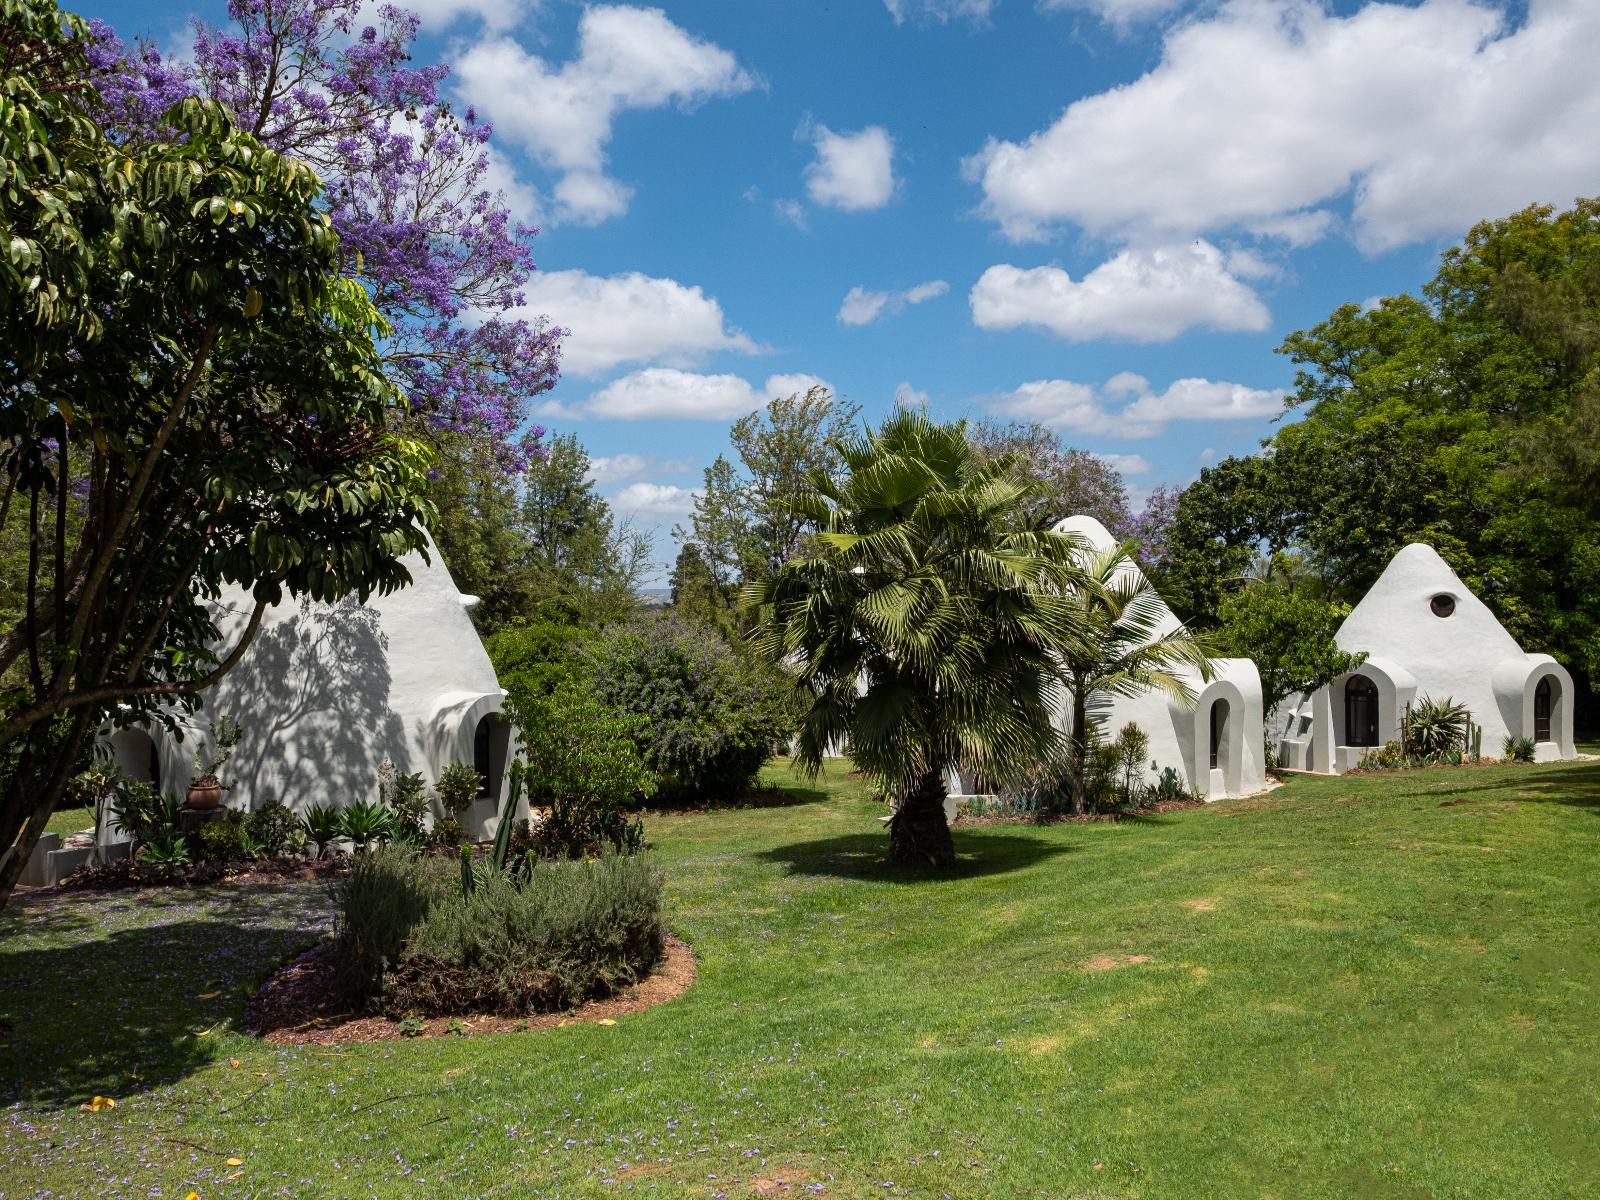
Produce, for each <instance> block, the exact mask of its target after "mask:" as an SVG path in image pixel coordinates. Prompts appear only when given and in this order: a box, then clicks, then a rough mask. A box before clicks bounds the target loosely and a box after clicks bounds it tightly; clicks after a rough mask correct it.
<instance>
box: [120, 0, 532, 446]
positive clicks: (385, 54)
mask: <svg viewBox="0 0 1600 1200" xmlns="http://www.w3.org/2000/svg"><path fill="white" fill-rule="evenodd" d="M361 8H362V0H229V4H228V15H229V18H230V23H229V25H228V26H227V27H226V28H216V27H213V26H210V25H206V24H204V23H203V22H199V21H196V22H195V23H194V26H193V28H194V46H193V57H194V63H193V66H192V67H191V66H188V65H186V64H169V63H168V62H166V61H165V60H164V59H163V57H162V55H161V53H160V52H159V50H157V49H155V48H154V47H152V46H148V45H141V46H139V47H137V48H135V49H132V50H130V49H129V48H128V47H127V46H125V45H124V44H123V43H122V42H121V41H120V40H118V38H117V37H116V34H115V33H114V32H113V31H112V29H111V28H110V27H109V26H108V25H105V24H104V23H103V22H96V23H95V25H94V36H95V46H94V48H93V53H92V60H91V61H92V63H93V66H94V68H95V70H96V72H97V75H98V78H97V83H98V86H99V88H100V91H101V94H102V98H103V102H104V106H105V110H106V119H107V123H108V124H109V125H111V126H112V127H113V130H114V134H115V136H118V137H122V138H125V139H129V140H139V139H146V138H159V137H160V136H162V126H161V115H162V113H164V112H165V111H166V110H167V109H168V108H169V107H170V106H171V105H172V104H173V103H175V102H176V101H178V100H180V99H182V98H183V97H184V96H185V95H191V94H201V95H205V96H208V97H210V98H212V99H214V100H217V101H218V102H220V103H221V104H222V105H223V106H224V107H225V108H227V109H228V110H229V111H230V112H231V113H232V114H233V115H234V118H235V119H236V120H237V121H238V122H239V124H240V125H241V126H243V127H244V128H245V129H248V130H250V131H252V132H253V133H255V134H256V135H257V136H259V137H260V138H261V139H262V140H263V141H265V142H266V143H267V144H269V145H271V146H273V147H274V148H275V149H278V150H281V151H283V152H285V153H287V154H292V155H294V156H296V157H297V158H300V159H302V160H304V161H305V162H307V163H309V164H310V165H311V166H313V167H315V168H316V169H317V170H318V172H319V173H320V174H321V175H322V177H323V181H324V183H325V185H326V188H327V193H326V202H327V205H328V209H329V214H330V216H331V217H332V219H333V223H334V226H335V228H336V229H337V230H338V231H339V235H340V238H341V240H342V245H343V249H344V255H345V263H346V269H347V271H349V273H350V274H352V275H354V276H356V277H358V278H360V279H361V280H362V282H363V283H364V284H365V285H366V286H367V287H368V289H369V290H370V291H371V293H372V296H373V299H374V301H375V302H376V304H377V305H378V308H379V310H380V311H381V312H382V313H383V314H384V316H385V317H386V318H387V319H388V320H389V322H390V324H391V325H392V327H393V332H392V333H391V334H390V336H389V337H388V338H387V339H386V342H385V344H384V347H383V349H384V354H385V359H386V362H387V364H388V367H389V370H390V372H391V374H392V376H393V378H394V379H395V380H396V382H397V383H399V384H400V386H401V387H402V388H404V389H405V390H406V392H407V393H408V394H409V396H410V399H411V406H412V411H413V412H414V413H415V414H417V415H418V416H419V418H421V420H422V422H423V423H424V425H425V426H426V427H427V428H430V429H433V430H436V431H442V432H443V431H447V432H450V433H454V434H464V435H466V436H468V437H471V438H474V439H479V440H483V441H486V442H487V443H488V444H489V445H490V446H491V447H492V449H493V451H494V453H495V456H496V458H497V459H498V460H499V461H500V462H501V463H502V464H503V465H504V466H505V468H506V469H507V470H509V471H517V470H520V469H521V468H522V467H525V466H526V465H527V463H528V461H529V460H530V459H531V458H533V457H536V456H539V455H541V454H542V453H543V449H542V447H541V445H540V439H541V438H542V437H543V435H544V430H543V429H541V428H539V427H538V426H528V425H526V424H525V421H526V412H527V407H528V404H529V402H530V401H531V400H532V399H533V398H535V397H537V396H538V395H540V394H542V393H543V392H546V391H548V390H549V389H550V388H551V387H552V386H554V384H555V381H556V378H557V375H558V373H559V365H560V342H561V337H562V334H563V333H564V331H563V330H561V329H558V328H556V327H554V326H552V325H550V324H549V323H548V322H547V321H545V320H544V319H543V318H540V319H539V320H537V321H526V320H521V319H517V318H516V317H515V316H514V315H512V310H513V309H515V308H517V307H519V306H520V305H521V303H522V293H521V288H522V286H523V285H524V284H525V283H526V282H527V279H528V277H529V275H530V274H531V273H532V272H533V271H534V270H535V269H536V268H535V265H534V261H533V247H532V243H533V238H534V237H535V235H536V234H537V232H538V231H537V230H536V229H535V228H533V227H531V226H529V225H525V224H523V223H521V222H519V221H517V220H516V219H515V218H514V217H513V215H512V213H511V212H510V211H509V209H508V208H507V207H506V203H505V200H504V197H503V196H502V195H500V194H498V193H494V192H491V191H490V189H489V186H488V183H487V179H486V176H487V173H488V170H489V149H488V147H489V140H490V137H491V136H492V132H493V129H492V126H490V125H489V124H487V123H485V122H481V121H479V120H478V119H477V114H476V112H475V111H474V110H472V109H470V108H469V109H468V110H467V112H466V116H465V119H464V120H463V119H460V118H458V117H457V116H456V115H455V113H454V112H453V111H452V109H451V106H450V104H449V102H448V101H447V100H444V99H442V98H441V95H440V89H441V85H442V84H443V83H444V81H445V79H446V78H447V76H448V75H449V68H448V67H447V66H445V65H444V64H442V63H441V64H432V65H428V66H421V67H418V66H413V65H412V60H411V55H410V49H411V45H412V43H413V42H414V41H415V39H416V35H417V27H418V18H417V16H416V15H415V14H414V13H411V12H408V11H406V10H404V9H401V8H397V7H393V6H390V5H384V6H383V7H382V8H380V9H379V10H378V17H379V20H378V22H377V23H376V24H371V25H366V26H364V27H362V28H361V29H360V30H359V32H356V33H354V35H353V36H352V31H354V30H355V29H356V18H357V16H358V15H359V13H360V11H361Z"/></svg>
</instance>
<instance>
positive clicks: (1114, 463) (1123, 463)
mask: <svg viewBox="0 0 1600 1200" xmlns="http://www.w3.org/2000/svg"><path fill="white" fill-rule="evenodd" d="M1095 457H1096V458H1098V459H1099V460H1100V461H1101V462H1103V463H1105V464H1106V466H1108V467H1110V468H1111V469H1112V470H1113V471H1115V472H1117V474H1119V475H1148V474H1150V472H1151V471H1153V470H1155V468H1154V467H1152V466H1151V465H1150V460H1149V459H1148V458H1146V457H1145V456H1144V455H1142V454H1096V455H1095Z"/></svg>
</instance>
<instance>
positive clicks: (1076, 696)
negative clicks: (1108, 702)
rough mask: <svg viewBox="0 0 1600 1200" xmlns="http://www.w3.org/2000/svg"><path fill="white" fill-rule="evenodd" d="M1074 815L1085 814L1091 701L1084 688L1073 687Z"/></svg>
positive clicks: (1072, 755)
mask: <svg viewBox="0 0 1600 1200" xmlns="http://www.w3.org/2000/svg"><path fill="white" fill-rule="evenodd" d="M1070 753H1071V759H1072V815H1073V816H1075V817H1081V816H1083V814H1084V810H1085V807H1086V806H1085V804H1084V802H1083V799H1084V797H1083V789H1084V777H1085V775H1086V774H1087V771H1086V770H1085V762H1086V760H1087V759H1088V757H1089V702H1088V700H1087V699H1086V698H1085V697H1084V694H1083V688H1082V687H1081V686H1080V687H1074V688H1073V689H1072V741H1071V751H1070Z"/></svg>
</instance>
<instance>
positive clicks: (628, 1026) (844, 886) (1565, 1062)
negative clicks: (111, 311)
mask: <svg viewBox="0 0 1600 1200" xmlns="http://www.w3.org/2000/svg"><path fill="white" fill-rule="evenodd" d="M774 778H776V779H779V780H784V779H786V777H785V776H783V775H781V774H777V773H776V772H775V773H774ZM799 800H800V801H801V802H799V803H796V804H793V805H790V806H784V807H766V808H753V809H746V810H741V811H733V812H723V813H713V814H695V815H672V816H662V817H656V818H653V819H651V820H650V822H649V832H650V835H651V837H652V839H653V840H654V841H655V842H656V843H657V844H658V845H659V847H660V857H661V859H662V860H663V862H664V864H665V866H666V867H667V869H668V871H669V873H670V886H669V893H670V908H671V924H672V926H673V928H674V929H675V930H676V931H677V932H678V933H680V934H681V935H683V936H684V937H685V938H687V939H688V940H689V941H690V942H691V943H692V944H693V945H694V946H695V948H696V950H697V952H698V953H699V955H700V961H701V976H700V980H699V982H698V983H697V984H696V986H695V987H694V988H693V989H692V990H691V991H690V992H689V993H688V994H687V995H686V996H684V997H683V998H681V999H680V1000H677V1001H675V1002H673V1003H671V1004H668V1005H665V1006H662V1007H660V1008H657V1009H654V1010H651V1011H649V1012H646V1013H641V1014H635V1015H632V1016H628V1017H624V1018H623V1019H621V1020H620V1021H619V1022H618V1023H617V1024H616V1025H615V1026H610V1027H604V1026H597V1025H581V1026H571V1027H568V1028H564V1029H558V1030H553V1031H549V1032H544V1033H527V1034H508V1035H504V1036H500V1037H493V1038H445V1039H439V1040H433V1041H418V1042H397V1043H382V1044H377V1045H370V1046H361V1047H351V1048H346V1049H341V1050H338V1051H317V1050H310V1049H305V1050H280V1049H275V1048H270V1047H266V1046H263V1045H260V1044H258V1043H255V1042H253V1041H251V1040H250V1039H248V1038H245V1037H243V1036H240V1035H237V1034H235V1033H232V1032H230V1031H229V1029H228V1022H229V1021H236V1020H237V1019H238V1017H239V1015H240V1013H241V1011H242V1008H243V1003H244V997H245V995H246V994H247V992H248V987H249V983H250V981H251V980H253V979H255V978H257V977H258V976H260V975H262V974H263V973H265V972H267V971H269V970H270V969H271V967H272V965H273V964H274V962H276V961H277V960H280V959H281V958H282V957H284V956H285V955H287V954H289V953H290V952H291V950H292V949H293V947H295V946H296V945H298V944H301V943H303V942H305V941H306V940H307V939H309V938H311V937H313V936H314V935H315V931H316V930H318V929H319V928H321V927H322V925H323V922H324V921H325V920H326V911H325V908H323V907H321V905H322V904H323V901H322V899H321V896H320V893H319V892H318V891H317V890H315V889H313V888H306V887H296V888H278V889H272V890H260V891H254V892H250V891H246V890H245V889H242V888H239V887H231V888H229V887H224V888H218V889H214V890H210V891H197V892H193V893H165V894H146V895H144V896H140V897H138V898H135V897H133V896H130V895H120V896H116V897H112V898H109V899H108V898H87V897H55V898H51V899H49V900H46V901H42V902H41V901H32V902H28V903H24V904H20V905H16V906H14V908H13V910H12V911H10V912H9V913H8V914H6V915H4V916H0V1012H3V1013H4V1014H5V1015H6V1017H7V1019H8V1020H10V1021H11V1022H12V1023H13V1024H14V1026H15V1028H14V1029H13V1031H12V1032H11V1033H10V1034H9V1035H0V1041H4V1042H9V1046H8V1047H7V1048H6V1049H5V1050H0V1195H4V1196H7V1197H29V1196H39V1195H44V1194H46V1193H47V1192H48V1193H51V1194H53V1195H55V1196H63V1195H68V1196H79V1195H86V1194H93V1195H106V1196H111V1195H125V1196H135V1195H137V1196H147V1195H148V1196H161V1197H178V1198H181V1197H183V1196H185V1195H186V1194H187V1192H188V1191H189V1190H190V1189H193V1190H195V1191H197V1192H199V1193H200V1195H201V1197H202V1198H203V1200H214V1198H217V1197H246V1196H268V1195H274V1196H276V1195H287V1196H295V1197H354V1196H360V1197H368V1196H374V1197H398V1196H418V1197H430V1198H431V1197H457V1196H502V1197H524V1196H541V1197H543V1196H548V1197H555V1196H558V1195H559V1196H562V1197H577V1196H614V1195H619V1194H622V1193H625V1192H629V1191H632V1192H636V1193H647V1194H652V1195H657V1196H700V1197H715V1196H719V1195H725V1196H728V1197H748V1196H753V1195H757V1194H767V1195H771V1194H794V1195H804V1194H820V1195H824V1196H835V1197H865V1196H908V1197H909V1196H915V1197H940V1196H944V1195H949V1196H952V1197H985V1196H1000V1197H1011V1196H1019V1197H1020V1196H1047V1197H1132V1196H1139V1197H1208V1198H1210V1197H1281V1198H1284V1200H1305V1198H1309V1197H1362V1196H1382V1197H1399V1198H1405V1200H1412V1198H1416V1200H1422V1198H1424V1197H1461V1198H1469V1197H1470V1198H1472V1200H1480V1198H1484V1197H1500V1196H1504V1197H1518V1198H1522V1197H1540V1198H1548V1197H1563V1196H1600V1153H1597V1151H1596V1147H1597V1146H1600V1093H1597V1088H1600V763H1579V764H1568V765H1562V766H1535V767H1521V768H1517V767H1496V768H1484V769H1478V770H1458V771H1424V772H1416V773H1407V774H1398V775H1392V776H1370V777H1366V778H1361V779H1355V780H1341V779H1312V778H1299V779H1296V780H1295V781H1294V782H1293V783H1291V784H1289V785H1288V786H1286V787H1284V788H1282V789H1280V790H1278V791H1276V792H1273V793H1272V794H1270V795H1268V796H1265V797H1261V798H1257V799H1253V800H1243V801H1231V802H1224V803H1221V804H1217V805H1214V806H1211V807H1208V808H1205V809H1201V810H1194V811H1187V812H1182V813H1175V814H1170V815H1168V816H1164V817H1160V818H1155V819H1152V820H1148V821H1140V822H1128V823H1124V824H1119V825H1094V826H1082V825H1080V826H1055V827H1050V828H1042V829H1041V828H1034V827H1031V826H1000V827H988V828H980V829H970V830H958V831H957V834H956V844H957V847H958V848H959V850H960V851H961V853H962V864H961V867H960V869H959V870H958V871H957V872H956V873H955V874H953V875H952V876H950V877H947V878H942V879H937V880H927V879H919V878H916V877H914V876H907V875H898V874H894V873H891V872H888V871H886V870H884V869H883V868H882V867H881V866H880V865H879V863H880V853H881V850H882V844H883V834H882V832H881V828H880V827H879V826H878V824H877V821H876V820H875V817H876V816H877V815H879V813H880V812H881V809H879V808H877V807H875V806H873V805H872V804H871V803H870V802H869V801H868V800H867V799H866V798H865V797H864V796H863V795H861V794H860V791H859V789H857V788H855V787H854V786H853V785H850V784H847V783H844V782H843V781H842V780H840V779H835V780H832V781H831V782H830V785H829V789H828V790H827V791H826V792H808V793H803V794H802V795H800V796H799ZM1446 801H1449V802H1450V803H1448V804H1446V803H1444V802H1446ZM1133 958H1140V959H1146V960H1147V961H1141V962H1128V961H1125V960H1128V959H1133ZM1097 960H1098V961H1097ZM1106 960H1115V961H1116V962H1117V963H1118V965H1115V966H1110V967H1107V968H1106V969H1101V970H1091V969H1086V967H1087V966H1092V965H1099V964H1100V963H1103V962H1105V961H1106ZM212 992H218V993H220V994H219V995H217V996H216V997H215V998H213V999H208V1000H202V999H200V998H199V997H201V996H208V995H210V994H211V993H212ZM230 1060H236V1061H237V1062H238V1064H239V1065H238V1066H236V1067H235V1066H232V1065H230ZM94 1093H101V1094H110V1095H113V1096H115V1097H116V1099H117V1106H116V1108H115V1109H114V1110H111V1111H106V1112H100V1113H85V1112H80V1111H79V1110H78V1108H77V1105H78V1103H79V1102H80V1101H81V1100H83V1099H86V1098H87V1097H88V1096H90V1095H92V1094H94ZM229 1157H237V1158H239V1159H241V1160H243V1165H242V1166H241V1167H238V1168H231V1167H229V1166H228V1165H227V1163H226V1159H227V1158H229ZM780 1179H781V1180H783V1181H785V1184H786V1185H787V1187H788V1188H789V1189H792V1191H785V1190H783V1189H779V1188H777V1187H776V1185H775V1184H774V1183H773V1182H772V1181H776V1180H780ZM89 1181H93V1183H92V1184H91V1183H90V1182H89ZM756 1181H762V1182H761V1190H760V1191H758V1190H757V1186H756ZM801 1185H813V1186H812V1187H811V1189H810V1191H809V1192H808V1191H805V1190H802V1187H801ZM815 1185H820V1187H817V1186H815Z"/></svg>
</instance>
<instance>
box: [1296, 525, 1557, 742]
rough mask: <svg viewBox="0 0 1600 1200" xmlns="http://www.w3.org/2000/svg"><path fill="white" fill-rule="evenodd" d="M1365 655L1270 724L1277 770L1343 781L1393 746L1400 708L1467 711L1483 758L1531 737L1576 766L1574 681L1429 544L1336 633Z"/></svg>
mask: <svg viewBox="0 0 1600 1200" xmlns="http://www.w3.org/2000/svg"><path fill="white" fill-rule="evenodd" d="M1334 640H1335V641H1336V642H1337V643H1338V645H1339V648H1340V649H1342V650H1346V651H1349V652H1351V653H1355V652H1359V651H1365V652H1366V654H1367V655H1368V657H1367V660H1366V661H1365V662H1363V663H1362V664H1361V665H1360V666H1359V667H1357V668H1356V669H1355V670H1354V671H1352V672H1350V673H1349V674H1348V675H1344V676H1341V677H1340V678H1338V679H1336V680H1334V681H1333V682H1332V683H1331V684H1329V685H1328V686H1326V687H1323V688H1319V689H1318V690H1317V691H1315V692H1313V693H1310V694H1307V695H1301V696H1298V697H1293V698H1291V699H1290V700H1289V701H1287V702H1286V703H1285V704H1284V705H1283V706H1281V707H1280V708H1279V710H1278V712H1277V713H1275V714H1274V720H1273V726H1274V728H1273V736H1274V739H1275V741H1276V743H1277V746H1278V755H1279V762H1280V763H1281V764H1282V765H1283V766H1285V767H1288V768H1291V769H1295V770H1302V771H1317V772H1321V773H1324V774H1342V773H1343V772H1345V771H1348V770H1350V769H1352V768H1353V767H1355V766H1356V764H1357V763H1359V762H1360V761H1361V758H1362V756H1363V755H1364V754H1366V752H1367V751H1368V750H1369V749H1372V748H1373V747H1377V746H1382V745H1383V744H1384V743H1386V742H1390V741H1399V740H1400V724H1401V721H1402V719H1403V718H1404V715H1405V710H1406V705H1408V704H1410V703H1412V702H1414V701H1416V700H1420V699H1422V698H1423V697H1428V698H1430V699H1433V700H1441V701H1442V700H1447V699H1448V700H1453V701H1455V702H1456V703H1458V704H1464V705H1466V707H1467V709H1468V711H1469V712H1470V713H1471V716H1472V720H1473V722H1474V723H1475V724H1477V725H1480V726H1482V728H1483V753H1484V754H1485V755H1489V756H1494V757H1498V756H1499V755H1500V754H1501V751H1502V748H1503V747H1504V744H1505V740H1506V738H1507V736H1511V735H1515V736H1518V737H1526V738H1530V739H1532V741H1533V743H1534V757H1535V758H1536V759H1537V760H1538V761H1540V762H1549V761H1553V760H1555V759H1563V758H1572V757H1574V756H1575V753H1576V752H1575V748H1574V746H1573V740H1572V703H1573V690H1572V677H1571V676H1570V675H1569V674H1568V673H1567V671H1566V668H1564V667H1563V666H1561V664H1560V663H1558V662H1556V660H1555V659H1553V658H1551V657H1550V656H1549V655H1548V654H1528V653H1525V652H1524V651H1523V649H1522V647H1520V646H1519V645H1517V643H1516V640H1515V639H1514V638H1513V637H1512V636H1511V635H1510V634H1509V633H1507V632H1506V630H1505V628H1504V627H1503V626H1502V625H1501V624H1500V622H1499V621H1498V620H1496V619H1495V616H1494V614H1493V613H1492V612H1490V611H1489V609H1488V606H1487V605H1485V604H1484V603H1483V601H1481V600H1479V599H1478V598H1477V597H1476V596H1474V595H1473V594H1472V593H1471V592H1470V591H1468V590H1467V587H1466V585H1465V584H1463V583H1462V582H1461V580H1460V579H1459V578H1458V577H1457V576H1456V573H1455V572H1454V571H1452V570H1451V569H1450V567H1449V566H1448V564H1446V563H1445V561H1444V559H1442V558H1440V557H1439V554H1438V552H1437V551H1435V550H1434V549H1433V547H1432V546H1425V545H1422V544H1421V543H1413V544H1411V545H1409V546H1406V547H1405V548H1404V549H1402V550H1401V551H1400V552H1399V553H1398V554H1396V555H1395V556H1394V558H1393V559H1392V560H1391V561H1390V563H1389V565H1388V566H1387V567H1385V568H1384V571H1383V574H1382V575H1380V576H1379V577H1378V580H1377V582H1376V583H1374V584H1373V585H1372V589H1371V590H1370V591H1369V592H1368V593H1367V594H1366V596H1365V597H1364V598H1363V599H1362V601H1361V603H1360V604H1358V605H1356V607H1355V609H1354V611H1352V612H1351V614H1350V615H1349V616H1348V617H1346V618H1345V621H1344V624H1342V625H1341V626H1340V627H1339V630H1338V632H1337V633H1336V634H1335V635H1334Z"/></svg>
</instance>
